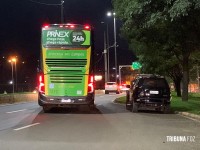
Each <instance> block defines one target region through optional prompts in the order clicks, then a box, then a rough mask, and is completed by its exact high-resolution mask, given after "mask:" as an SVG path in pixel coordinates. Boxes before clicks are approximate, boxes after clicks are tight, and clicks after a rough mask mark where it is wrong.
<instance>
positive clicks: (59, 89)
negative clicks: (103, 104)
mask: <svg viewBox="0 0 200 150" xmlns="http://www.w3.org/2000/svg"><path fill="white" fill-rule="evenodd" d="M91 41H92V40H91V28H90V26H83V25H76V24H64V25H46V26H44V27H43V28H42V45H41V46H42V48H41V72H40V73H39V76H38V82H39V83H38V84H39V85H38V87H39V96H38V103H39V105H40V106H43V110H44V111H48V110H49V109H50V108H52V107H68V106H77V105H88V106H93V105H94V77H93V67H92V65H91V64H92V62H91V58H92V46H91V43H92V42H91Z"/></svg>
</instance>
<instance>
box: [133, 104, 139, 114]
mask: <svg viewBox="0 0 200 150" xmlns="http://www.w3.org/2000/svg"><path fill="white" fill-rule="evenodd" d="M132 112H133V113H136V112H138V104H136V103H135V102H134V101H133V103H132Z"/></svg>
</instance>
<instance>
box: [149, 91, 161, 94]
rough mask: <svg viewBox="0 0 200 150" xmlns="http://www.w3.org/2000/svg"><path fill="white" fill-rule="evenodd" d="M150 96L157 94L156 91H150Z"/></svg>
mask: <svg viewBox="0 0 200 150" xmlns="http://www.w3.org/2000/svg"><path fill="white" fill-rule="evenodd" d="M150 94H159V92H158V91H150Z"/></svg>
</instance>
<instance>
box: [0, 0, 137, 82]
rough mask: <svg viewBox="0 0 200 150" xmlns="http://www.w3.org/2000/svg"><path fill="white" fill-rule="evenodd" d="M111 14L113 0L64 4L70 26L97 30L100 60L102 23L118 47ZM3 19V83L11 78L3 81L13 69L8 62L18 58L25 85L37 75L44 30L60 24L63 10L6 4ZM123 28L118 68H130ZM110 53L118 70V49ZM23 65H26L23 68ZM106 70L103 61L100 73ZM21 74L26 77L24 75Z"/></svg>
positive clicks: (55, 0)
mask: <svg viewBox="0 0 200 150" xmlns="http://www.w3.org/2000/svg"><path fill="white" fill-rule="evenodd" d="M33 1H37V2H41V3H47V4H59V3H60V0H33ZM109 10H112V4H111V0H65V3H64V17H65V19H64V20H65V22H66V23H77V24H90V25H92V26H93V27H94V41H95V43H94V44H95V45H94V46H95V53H96V54H98V56H97V57H100V55H101V53H102V52H103V47H104V44H103V32H104V31H105V29H106V26H105V24H102V23H101V22H102V21H103V22H106V23H108V27H109V28H108V29H109V38H110V40H109V42H110V44H113V43H114V42H113V18H108V17H107V16H106V12H107V11H109ZM0 19H1V23H0V29H1V31H0V37H1V40H0V67H1V68H0V69H1V72H0V73H1V75H0V76H1V83H3V82H7V81H4V80H8V79H7V78H8V77H2V71H3V72H4V73H5V72H6V71H9V69H10V68H11V67H9V66H8V65H9V64H8V63H7V60H6V59H8V57H9V56H12V55H17V56H18V61H19V62H18V76H21V78H22V79H19V80H21V81H19V82H23V80H25V79H24V78H30V76H32V75H33V74H35V73H36V68H37V64H38V60H39V54H40V31H41V26H42V25H43V24H46V23H51V24H53V23H60V6H53V5H42V4H38V3H34V2H32V0H4V1H1V5H0ZM120 24H121V22H120V21H119V20H117V35H118V36H117V44H118V45H119V47H118V48H117V55H118V64H120V65H130V64H131V62H132V61H134V60H133V59H134V57H133V53H132V52H131V51H130V50H128V45H127V43H126V41H125V40H123V39H120V37H119V25H120ZM110 51H111V53H110V64H111V66H113V67H114V49H111V50H110ZM3 56H4V58H3ZM119 56H120V57H119ZM21 62H25V64H23V65H22V64H21ZM102 67H103V59H102V60H101V61H100V62H99V63H98V64H97V69H98V70H102V69H103V68H102ZM20 69H21V70H20ZM20 71H21V73H23V72H24V74H20ZM27 72H28V73H27ZM22 76H24V77H22ZM25 76H26V77H25ZM30 82H31V81H30Z"/></svg>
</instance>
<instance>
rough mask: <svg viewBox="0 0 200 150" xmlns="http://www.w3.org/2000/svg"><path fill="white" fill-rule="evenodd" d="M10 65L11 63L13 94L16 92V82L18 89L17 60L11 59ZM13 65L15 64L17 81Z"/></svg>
mask: <svg viewBox="0 0 200 150" xmlns="http://www.w3.org/2000/svg"><path fill="white" fill-rule="evenodd" d="M8 62H9V63H11V68H12V85H13V93H14V92H15V82H16V88H17V65H16V62H17V59H16V58H14V57H13V58H11V59H10V60H8ZM13 63H15V77H16V78H15V81H14V70H13Z"/></svg>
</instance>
